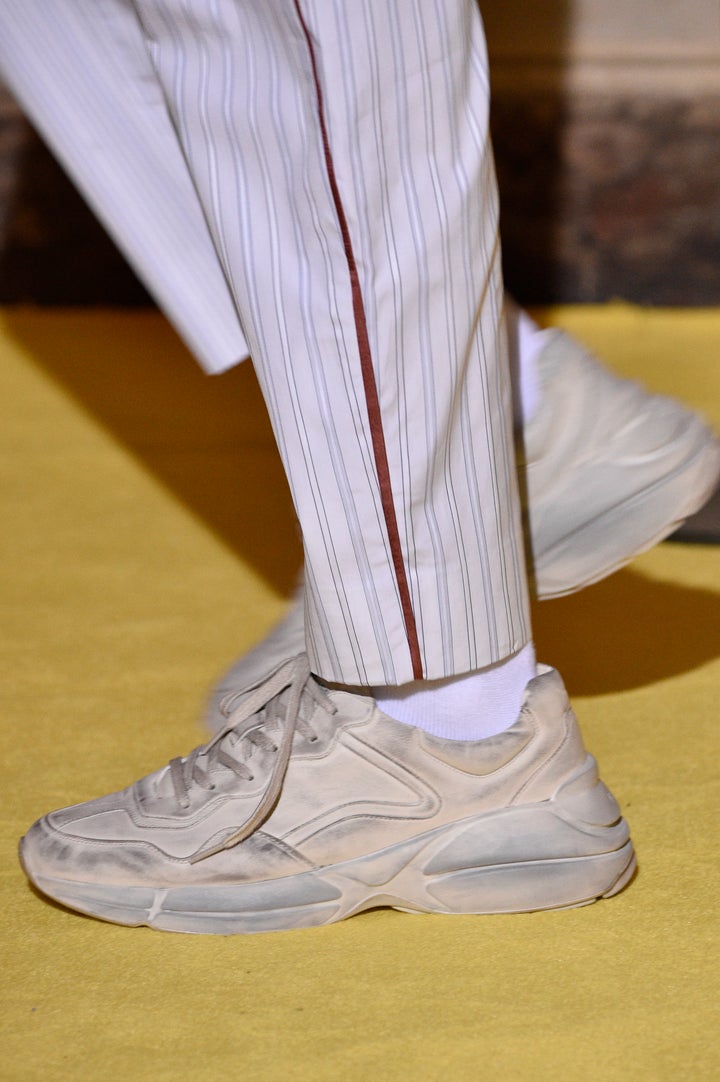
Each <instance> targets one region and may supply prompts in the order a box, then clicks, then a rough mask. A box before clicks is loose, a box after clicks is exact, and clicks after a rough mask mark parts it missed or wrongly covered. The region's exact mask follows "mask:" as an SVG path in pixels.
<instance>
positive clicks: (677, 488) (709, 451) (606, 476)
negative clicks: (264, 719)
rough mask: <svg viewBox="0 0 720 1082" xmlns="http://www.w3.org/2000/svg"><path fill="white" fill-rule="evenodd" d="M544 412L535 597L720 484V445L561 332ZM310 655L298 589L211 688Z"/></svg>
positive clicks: (531, 560) (529, 514)
mask: <svg viewBox="0 0 720 1082" xmlns="http://www.w3.org/2000/svg"><path fill="white" fill-rule="evenodd" d="M537 364H538V372H539V378H540V384H541V399H540V406H539V408H538V410H537V412H536V414H535V416H534V417H533V418H532V420H531V421H530V423H529V424H528V426H527V428H526V430H525V432H524V433H523V436H522V443H523V446H522V447H521V448H520V449H519V455H518V457H519V464H518V469H519V475H520V487H521V491H522V494H523V506H524V515H525V532H526V543H527V549H528V574H529V577H530V583H531V586H532V587H533V588H534V592H535V594H536V595H537V596H538V597H539V598H551V597H560V596H562V595H563V594H570V593H574V592H575V591H576V590H580V589H582V587H584V586H589V585H590V583H593V582H597V581H599V580H600V579H602V578H605V577H606V576H607V575H610V574H612V572H613V571H617V570H618V569H619V568H621V567H622V566H623V565H624V564H626V563H628V562H629V561H630V560H632V558H633V557H634V556H637V555H638V554H639V553H640V552H644V551H645V550H646V549H649V548H651V547H652V546H653V545H655V544H657V542H658V541H661V540H662V539H663V538H664V537H667V536H668V535H669V534H670V533H672V532H673V531H674V530H675V529H677V527H678V526H680V524H681V523H682V522H684V521H685V519H686V518H688V517H689V516H690V515H692V514H694V513H695V512H696V511H697V510H699V509H700V508H701V507H702V506H703V504H704V503H705V502H706V501H707V500H708V499H709V498H710V496H711V495H712V492H713V490H714V489H715V488H716V486H717V485H718V484H719V483H720V442H718V440H717V439H716V437H715V436H714V434H713V432H712V431H711V429H710V428H709V427H708V425H707V424H706V423H705V422H704V421H703V420H702V418H701V417H699V416H698V414H696V413H694V412H693V411H692V410H689V409H687V408H686V407H685V406H683V405H681V404H680V403H679V402H676V401H675V400H674V399H671V398H665V397H663V396H661V395H653V394H649V393H648V392H647V391H646V390H644V389H643V388H642V387H641V386H640V385H639V384H637V383H633V382H631V381H629V380H624V379H619V378H618V377H617V376H615V375H613V374H612V373H611V372H609V371H608V369H607V368H605V367H604V366H603V365H601V364H599V363H598V362H597V361H595V360H594V359H593V358H592V357H591V356H590V355H589V354H588V353H587V351H586V350H584V349H583V347H582V346H580V345H579V344H578V343H577V342H576V341H575V340H574V339H572V338H570V337H569V336H568V335H567V334H564V333H563V332H562V331H556V332H554V333H552V334H550V335H548V337H547V341H546V344H545V346H544V348H543V351H542V353H541V354H540V356H539V358H538V362H537ZM304 650H305V629H304V614H303V606H302V587H301V588H300V590H299V591H298V592H297V594H296V596H295V599H294V601H293V604H292V606H291V608H290V609H289V611H288V613H287V615H286V617H285V619H284V620H282V621H281V622H280V623H279V624H278V625H277V626H276V627H275V628H274V629H273V630H272V631H271V633H270V635H269V636H268V637H267V638H266V639H264V640H263V641H262V642H260V643H259V644H258V645H257V646H256V647H255V648H254V649H253V650H251V651H250V652H249V653H248V654H245V655H243V656H242V657H241V658H239V659H238V660H237V661H236V662H235V663H234V664H233V665H232V666H231V667H230V668H229V669H228V670H227V672H225V673H224V675H223V676H222V677H221V678H220V679H219V681H218V682H217V685H216V686H215V687H214V688H213V689H212V691H211V693H210V696H209V700H208V705H207V710H206V721H207V724H208V726H209V728H210V729H211V730H216V729H218V728H219V727H220V726H221V725H222V724H223V719H222V716H221V714H220V701H221V700H222V698H223V697H224V696H225V695H227V694H228V693H231V692H240V691H242V689H243V688H247V687H252V686H253V685H254V684H256V683H259V682H260V681H261V680H263V679H264V678H265V677H266V676H267V674H268V673H269V672H271V671H272V669H273V668H274V667H275V666H276V665H277V664H278V663H279V662H280V661H282V659H283V658H286V657H291V656H293V655H294V654H298V653H300V652H302V651H304Z"/></svg>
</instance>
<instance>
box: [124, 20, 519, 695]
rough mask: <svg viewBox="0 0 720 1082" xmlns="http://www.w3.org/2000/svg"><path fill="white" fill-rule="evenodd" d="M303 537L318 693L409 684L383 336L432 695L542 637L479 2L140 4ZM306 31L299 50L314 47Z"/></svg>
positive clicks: (406, 562)
mask: <svg viewBox="0 0 720 1082" xmlns="http://www.w3.org/2000/svg"><path fill="white" fill-rule="evenodd" d="M136 8H137V10H138V13H139V15H140V19H141V22H142V24H143V26H144V29H145V33H146V36H147V40H148V44H149V48H150V53H151V56H152V58H153V63H154V65H155V69H156V71H157V74H158V78H159V80H160V82H161V84H162V86H163V88H164V91H165V95H166V100H167V103H168V108H169V110H170V113H171V115H172V117H173V121H174V124H175V127H176V130H177V132H178V136H179V138H180V141H181V143H182V146H183V149H184V151H185V156H186V159H187V162H188V167H189V169H190V172H191V174H192V176H193V179H194V182H195V185H196V189H197V191H198V194H199V197H200V199H201V201H202V203H203V207H204V210H205V214H206V216H207V220H208V225H209V228H210V231H211V233H212V236H213V239H214V242H215V246H216V249H217V251H218V253H219V256H220V259H221V262H222V264H223V267H224V269H225V273H226V276H227V279H228V281H229V282H230V283H231V287H232V290H233V295H234V299H235V303H236V306H237V309H238V311H239V312H240V313H241V318H242V324H243V329H244V331H245V335H246V339H247V341H248V344H249V346H250V351H251V355H252V357H253V360H254V363H255V365H256V368H257V370H258V374H259V377H260V380H261V384H262V386H263V390H264V394H265V398H266V401H267V403H268V407H269V410H270V414H271V418H272V421H273V425H274V428H275V432H276V435H277V438H278V444H279V446H280V450H281V454H282V456H283V460H284V463H285V467H286V469H287V472H288V476H289V479H290V484H291V488H292V491H293V494H294V498H295V502H296V508H297V512H298V517H299V519H300V523H301V526H302V531H303V538H304V544H305V553H306V569H307V606H308V609H307V619H308V642H309V646H310V651H311V654H312V659H313V665H314V668H315V669H316V671H319V672H320V673H321V674H322V675H323V676H326V677H327V678H329V679H334V680H341V681H344V682H349V683H362V684H391V683H402V682H405V681H408V680H410V679H412V678H413V677H414V676H415V675H417V673H415V672H414V671H413V665H412V659H411V650H410V647H409V642H408V627H407V622H406V619H405V616H404V614H403V606H402V598H401V586H402V583H401V582H400V581H399V576H398V574H397V573H396V568H395V567H394V565H393V560H392V554H391V551H390V550H391V545H390V539H389V532H388V531H389V523H388V518H387V515H386V513H385V511H384V508H383V503H382V498H381V491H380V484H379V482H378V469H377V462H376V459H375V456H374V453H373V441H372V433H371V427H372V425H371V422H372V417H369V415H368V399H367V395H366V388H365V387H364V385H363V378H362V364H361V356H360V350H359V346H358V334H357V323H356V320H357V311H356V310H355V308H354V306H353V294H352V268H350V267H349V265H348V254H347V251H346V245H345V243H344V239H343V233H342V228H341V225H342V223H341V221H340V220H339V216H338V209H337V205H336V203H335V202H334V200H333V191H332V185H331V180H332V177H331V176H330V175H329V173H328V161H327V157H326V154H325V150H326V148H325V147H324V145H323V138H322V127H321V123H320V119H321V118H320V116H319V102H318V95H317V87H316V85H315V80H314V72H313V62H314V63H315V65H316V68H317V77H318V80H319V84H320V89H321V92H322V96H323V100H324V106H325V122H326V125H327V134H328V149H329V152H330V155H331V158H332V163H333V170H334V174H335V177H336V179H337V187H338V190H339V195H340V199H341V200H342V208H343V214H344V217H345V219H346V221H347V225H348V229H349V234H350V239H351V244H352V249H353V255H354V260H355V263H356V268H357V276H358V282H359V288H360V291H361V294H362V299H363V305H364V310H365V315H366V317H367V331H368V335H369V343H370V353H371V358H372V368H373V372H374V378H375V382H376V386H377V392H378V399H379V404H380V418H381V424H382V430H383V436H384V443H385V446H386V448H387V456H388V465H389V474H390V479H391V483H392V490H393V491H392V499H393V503H394V510H395V513H396V518H397V521H398V525H399V534H400V546H401V551H402V562H403V571H404V574H405V576H406V579H407V583H408V584H409V593H410V598H411V606H412V618H413V621H414V624H415V626H416V627H417V632H418V637H419V645H420V657H421V665H422V671H423V674H424V675H425V676H426V677H427V678H436V677H440V676H443V675H447V674H449V673H453V672H462V671H466V670H469V669H472V668H476V667H479V666H481V665H485V664H488V663H490V662H491V661H494V660H497V659H498V658H501V657H504V656H506V655H507V654H509V653H512V652H513V651H515V650H517V649H518V648H519V647H520V646H522V645H523V644H524V642H525V641H526V638H527V621H526V594H525V583H524V573H523V570H522V560H521V552H520V541H519V529H518V514H517V497H516V492H515V479H514V466H513V460H512V452H511V441H510V435H509V387H508V381H507V372H506V364H505V363H504V351H505V347H504V342H503V341H502V338H501V334H500V331H499V326H500V314H501V313H500V308H501V281H500V268H499V245H498V238H497V201H496V191H495V184H494V177H493V167H492V160H491V155H490V151H489V145H488V133H487V100H488V88H487V75H486V71H487V65H486V58H485V51H484V40H483V36H482V31H481V26H480V21H479V17H478V15H477V12H476V9H475V7H474V5H473V4H472V3H471V2H469V0H467V2H464V0H453V2H448V0H354V2H353V3H352V4H349V3H343V2H340V0H337V2H332V3H331V2H329V0H323V2H321V0H301V2H300V3H299V4H296V3H295V2H294V0H284V2H276V3H273V4H253V3H238V2H237V0H136ZM306 29H307V34H308V36H306V33H305V30H306Z"/></svg>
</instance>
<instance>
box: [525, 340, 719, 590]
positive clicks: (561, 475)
mask: <svg viewBox="0 0 720 1082" xmlns="http://www.w3.org/2000/svg"><path fill="white" fill-rule="evenodd" d="M538 367H539V375H540V382H541V395H540V406H539V408H538V410H537V412H536V414H535V415H534V416H533V418H532V420H531V421H530V423H529V424H528V425H527V426H526V428H525V430H524V432H523V443H524V448H522V449H521V451H520V455H519V474H520V479H521V487H524V489H525V492H524V508H525V514H526V517H527V531H526V532H527V540H528V545H529V548H530V558H529V561H528V563H529V566H528V572H529V575H530V578H531V582H534V586H535V592H536V594H537V596H538V597H540V598H549V597H560V596H561V595H563V594H570V593H574V592H575V591H576V590H580V589H582V588H583V587H584V586H589V585H590V584H591V583H593V582H597V581H599V580H600V579H603V578H605V577H606V576H607V575H610V574H612V573H613V571H617V570H618V569H619V568H620V567H623V566H624V565H625V564H626V563H628V562H629V561H630V560H631V559H632V558H633V557H634V556H637V555H638V553H640V552H644V551H645V550H646V549H649V548H652V546H653V545H655V544H657V543H658V541H661V540H662V539H663V538H664V537H667V536H668V535H669V534H670V533H672V532H673V531H674V530H675V529H677V527H678V526H679V525H680V524H681V523H682V522H684V521H685V519H686V518H688V517H689V516H690V515H692V514H694V513H695V512H696V511H698V510H699V509H700V508H701V507H702V506H703V504H704V503H706V502H707V500H708V499H709V498H710V496H711V495H712V493H713V491H714V489H715V488H716V487H717V485H718V484H719V483H720V441H718V439H717V438H716V437H715V435H714V434H713V432H712V430H711V429H710V428H709V427H708V425H707V424H706V423H705V421H704V420H703V419H702V418H701V417H700V416H699V415H698V414H697V413H695V412H694V411H693V410H690V409H687V408H686V407H685V406H683V405H681V404H680V403H679V402H676V401H675V400H674V399H672V398H666V397H664V396H662V395H653V394H649V393H648V392H647V391H646V390H645V389H644V388H643V387H641V386H640V385H639V384H638V383H634V382H632V381H630V380H626V379H620V378H619V377H617V376H615V375H613V374H612V373H611V372H609V371H608V369H607V368H605V367H604V366H603V365H601V364H599V363H598V362H597V361H596V360H595V359H594V358H593V357H592V356H591V355H590V354H589V353H587V352H586V351H585V350H583V349H582V348H581V347H580V346H579V345H578V343H577V342H575V341H574V340H573V339H572V338H570V337H569V336H568V335H566V334H564V333H563V332H561V331H557V332H555V333H554V334H552V335H551V336H550V337H549V338H548V342H547V344H546V346H545V348H544V350H543V352H542V353H541V355H540V358H539V360H538Z"/></svg>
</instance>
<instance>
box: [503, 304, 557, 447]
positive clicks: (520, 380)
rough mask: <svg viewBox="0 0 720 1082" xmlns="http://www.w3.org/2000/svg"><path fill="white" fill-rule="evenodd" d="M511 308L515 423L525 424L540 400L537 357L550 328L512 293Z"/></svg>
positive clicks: (508, 312) (511, 361)
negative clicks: (537, 320) (518, 303)
mask: <svg viewBox="0 0 720 1082" xmlns="http://www.w3.org/2000/svg"><path fill="white" fill-rule="evenodd" d="M505 309H506V312H507V331H508V347H509V350H510V371H511V373H512V381H513V406H514V413H515V425H516V427H518V428H522V427H523V426H524V425H526V424H527V423H528V421H530V420H531V419H532V417H533V414H534V413H535V411H536V410H537V408H538V405H539V404H540V376H539V373H538V365H537V359H538V356H539V355H540V352H541V350H542V348H543V346H544V344H545V339H546V338H547V336H548V333H552V332H548V331H546V330H543V329H542V327H539V326H538V325H537V323H536V322H535V320H534V319H532V318H531V317H530V316H529V315H528V314H527V312H525V311H524V310H523V309H522V308H519V307H518V305H517V304H515V301H513V300H512V299H511V298H510V297H506V298H505Z"/></svg>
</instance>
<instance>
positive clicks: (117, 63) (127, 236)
mask: <svg viewBox="0 0 720 1082" xmlns="http://www.w3.org/2000/svg"><path fill="white" fill-rule="evenodd" d="M0 72H2V75H3V78H4V79H5V80H6V82H7V83H8V84H9V85H10V86H11V88H12V90H13V92H14V94H15V95H16V97H17V98H18V100H19V101H20V102H22V104H23V107H24V108H25V110H26V112H27V113H28V115H29V116H30V117H31V118H32V120H33V122H34V124H35V125H36V127H37V128H38V129H39V130H40V131H41V132H42V134H43V136H44V137H45V139H46V140H47V142H48V143H49V144H50V145H51V146H52V148H53V150H54V151H55V153H56V155H57V157H58V158H59V159H60V160H61V161H62V162H63V164H64V166H65V168H66V169H67V171H68V173H69V174H70V175H71V176H72V178H73V180H74V181H75V183H76V184H77V185H78V187H79V188H80V189H81V191H82V192H83V194H84V196H85V198H86V199H87V201H88V202H89V203H90V205H91V206H92V207H93V209H94V210H95V212H96V213H97V215H98V216H99V217H100V218H101V220H102V221H103V223H104V225H105V227H106V228H107V229H108V230H109V232H110V233H111V234H112V235H113V237H114V238H115V240H116V242H117V243H118V245H119V246H120V248H122V249H123V251H124V253H125V255H126V257H127V258H128V260H129V261H130V262H131V263H132V264H133V266H134V267H135V269H136V271H137V272H138V274H139V275H140V277H141V278H143V280H144V281H145V284H146V285H147V287H148V289H149V290H150V291H151V292H152V293H153V295H154V296H155V298H156V300H157V301H158V303H159V304H160V305H161V307H162V308H163V309H164V310H165V312H166V313H167V315H168V317H169V318H170V319H171V320H172V322H173V323H174V324H175V326H176V327H177V329H178V331H179V333H180V334H181V335H182V336H183V337H184V338H185V340H186V342H187V343H188V345H189V346H190V348H191V349H192V350H193V352H194V353H195V355H196V357H197V358H198V360H199V361H200V363H201V364H202V365H203V367H204V368H205V369H206V370H207V371H208V372H218V371H221V370H222V369H224V368H228V367H229V366H231V365H233V364H236V363H237V362H238V361H239V360H242V359H243V358H244V357H245V356H247V353H248V349H247V346H246V344H245V340H244V338H243V335H242V331H241V328H240V323H239V321H238V315H237V312H236V310H235V307H234V304H233V302H232V298H231V295H230V291H229V289H228V286H227V282H226V281H225V277H224V275H223V271H222V267H221V266H220V263H219V262H218V258H217V253H216V252H215V248H214V246H213V244H212V242H211V239H210V237H209V235H208V231H207V225H206V224H205V218H204V215H203V211H202V207H201V205H200V203H199V201H198V198H197V195H196V193H195V189H194V187H193V184H192V181H191V178H190V176H189V174H188V172H187V169H186V167H185V163H184V160H183V156H182V152H181V150H180V147H179V144H178V140H177V137H176V135H175V131H174V129H173V127H172V124H171V123H170V119H169V117H168V113H167V109H166V107H165V101H164V97H163V95H162V93H161V91H160V88H159V87H158V85H157V80H156V79H155V74H154V72H153V69H152V66H151V64H150V62H149V58H148V54H147V49H146V46H145V42H144V40H143V36H142V33H141V31H140V26H139V24H138V21H137V16H136V14H135V11H134V10H133V8H132V6H131V5H129V4H128V3H127V2H126V0H52V2H48V0H1V2H0Z"/></svg>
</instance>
